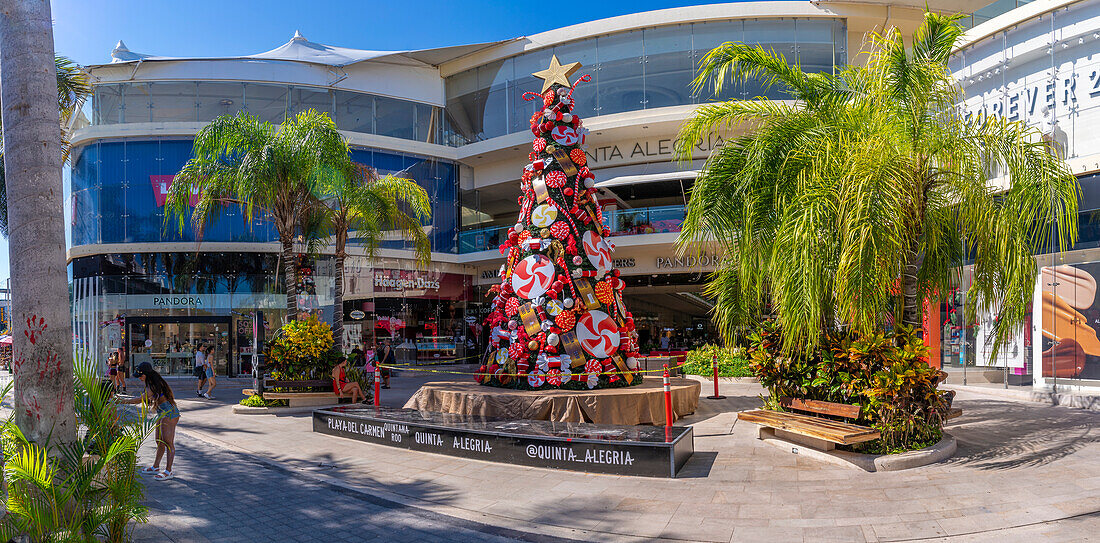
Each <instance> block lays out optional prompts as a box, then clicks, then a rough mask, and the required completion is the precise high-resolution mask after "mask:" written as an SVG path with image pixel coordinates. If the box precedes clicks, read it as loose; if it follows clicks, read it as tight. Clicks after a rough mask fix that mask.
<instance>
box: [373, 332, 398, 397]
mask: <svg viewBox="0 0 1100 543" xmlns="http://www.w3.org/2000/svg"><path fill="white" fill-rule="evenodd" d="M374 359H375V360H376V361H377V362H378V364H379V368H378V372H379V373H380V374H381V375H382V388H390V366H392V365H394V364H396V363H397V355H395V354H394V352H393V346H391V345H390V340H389V339H384V340H382V345H381V346H380V347H379V348H378V352H377V353H375V355H374Z"/></svg>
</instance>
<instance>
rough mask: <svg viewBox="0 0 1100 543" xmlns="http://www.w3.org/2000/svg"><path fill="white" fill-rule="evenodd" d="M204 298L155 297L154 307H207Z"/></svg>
mask: <svg viewBox="0 0 1100 543" xmlns="http://www.w3.org/2000/svg"><path fill="white" fill-rule="evenodd" d="M206 302H207V301H206V300H203V297H202V296H153V307H206Z"/></svg>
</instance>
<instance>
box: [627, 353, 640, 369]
mask: <svg viewBox="0 0 1100 543" xmlns="http://www.w3.org/2000/svg"><path fill="white" fill-rule="evenodd" d="M626 367H628V368H630V369H632V370H636V369H638V359H637V358H634V357H633V356H631V357H629V358H627V359H626Z"/></svg>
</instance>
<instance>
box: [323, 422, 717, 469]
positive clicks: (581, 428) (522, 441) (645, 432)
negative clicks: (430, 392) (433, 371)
mask: <svg viewBox="0 0 1100 543" xmlns="http://www.w3.org/2000/svg"><path fill="white" fill-rule="evenodd" d="M313 431H314V432H319V433H322V434H329V435H334V436H339V437H349V438H352V439H358V440H359V441H366V442H368V443H376V444H379V445H389V446H391V447H401V448H404V449H409V450H414V451H423V452H431V453H436V454H446V455H450V456H460V457H463V458H473V459H477V460H486V461H489V462H500V463H503V464H519V465H524V466H535V467H540V468H550V469H566V470H573V471H587V472H596V473H613V474H616V475H638V476H646V477H675V476H676V472H677V471H678V470H679V469H680V468H681V467H683V465H684V464H685V463H687V461H688V459H689V458H691V455H692V453H694V452H695V442H694V440H693V435H692V430H691V427H681V426H673V427H670V428H666V427H663V426H614V425H609V424H589V423H578V422H551V421H542V420H494V419H486V418H482V417H471V416H465V415H451V414H446V413H434V412H426V411H416V410H413V409H393V408H389V407H368V406H353V405H349V406H340V407H333V408H327V409H317V410H315V411H314V412H313Z"/></svg>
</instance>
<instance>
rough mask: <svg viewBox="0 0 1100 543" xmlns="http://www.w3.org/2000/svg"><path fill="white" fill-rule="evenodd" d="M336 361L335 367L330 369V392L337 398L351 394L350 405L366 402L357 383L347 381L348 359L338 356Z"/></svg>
mask: <svg viewBox="0 0 1100 543" xmlns="http://www.w3.org/2000/svg"><path fill="white" fill-rule="evenodd" d="M336 360H337V362H336V367H335V368H332V391H333V392H335V393H336V395H337V396H344V395H345V394H351V403H359V402H365V401H367V397H366V396H365V395H364V394H363V389H362V388H359V383H358V382H356V381H348V375H347V366H348V357H346V356H343V355H340V358H338V359H336Z"/></svg>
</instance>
